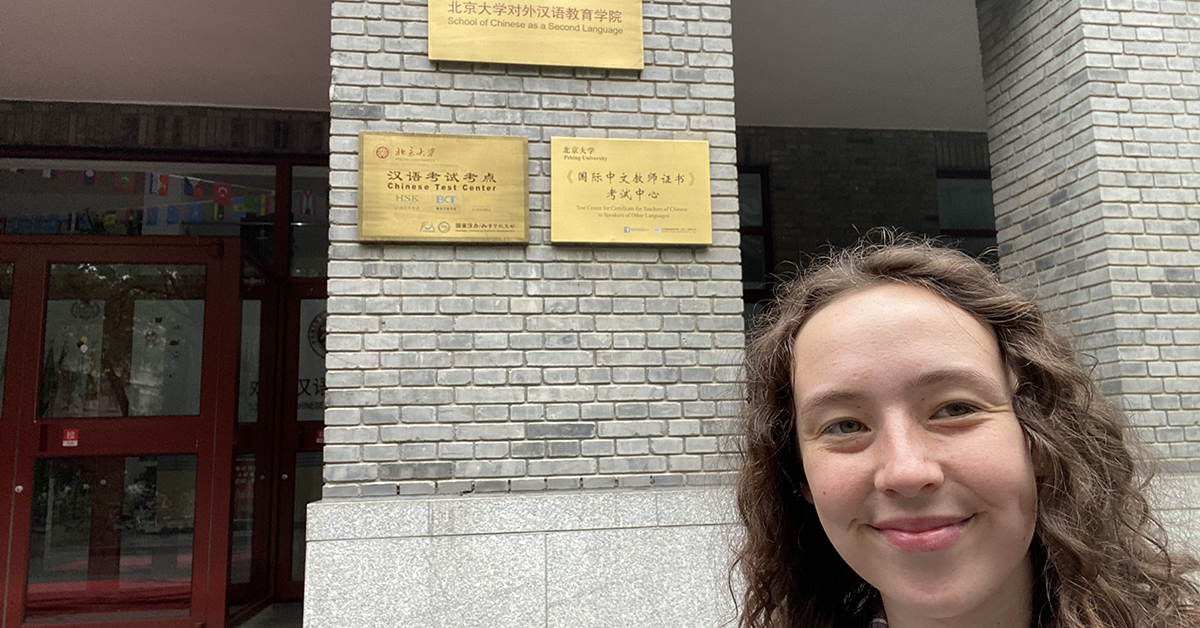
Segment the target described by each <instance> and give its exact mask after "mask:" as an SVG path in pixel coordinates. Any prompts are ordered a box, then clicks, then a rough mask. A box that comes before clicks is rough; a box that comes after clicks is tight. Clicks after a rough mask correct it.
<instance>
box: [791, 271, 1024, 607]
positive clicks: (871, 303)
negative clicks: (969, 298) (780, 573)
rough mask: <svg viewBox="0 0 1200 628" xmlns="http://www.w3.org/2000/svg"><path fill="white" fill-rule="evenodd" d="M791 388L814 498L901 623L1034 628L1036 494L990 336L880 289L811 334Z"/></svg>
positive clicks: (828, 526)
mask: <svg viewBox="0 0 1200 628" xmlns="http://www.w3.org/2000/svg"><path fill="white" fill-rule="evenodd" d="M792 378H793V382H792V383H793V386H794V390H795V400H796V402H795V403H796V416H797V436H798V438H799V444H800V456H801V459H802V462H803V466H804V474H805V478H806V480H807V484H806V485H805V488H804V494H805V497H806V498H807V499H808V500H809V501H810V502H812V503H813V505H814V506H815V507H816V511H817V515H818V517H819V518H820V521H821V525H822V527H823V528H824V530H825V533H826V534H827V535H828V536H829V540H830V541H831V542H832V543H833V546H834V547H835V548H836V549H837V551H838V553H839V554H840V555H841V556H842V558H843V559H844V560H845V561H846V563H847V564H848V565H849V566H850V567H851V568H852V569H854V571H855V572H857V573H858V574H859V575H860V576H862V577H863V579H865V580H866V581H867V582H869V583H871V584H872V585H873V586H875V588H877V589H878V590H879V592H880V594H881V595H882V597H883V600H884V607H885V609H886V611H887V613H888V617H889V619H890V620H891V622H892V625H893V626H897V625H912V624H913V623H918V624H919V623H920V622H922V621H924V620H930V619H950V618H959V619H969V618H972V617H975V618H979V619H981V620H982V619H988V620H991V621H997V620H999V623H996V624H995V625H1003V623H1005V622H1003V619H1004V618H1005V617H1009V616H1011V615H1012V614H1013V613H1016V614H1017V616H1016V617H1015V618H1014V619H1015V621H1017V623H1020V621H1021V619H1020V618H1021V617H1022V616H1023V617H1024V622H1026V625H1027V622H1028V620H1029V612H1030V610H1029V609H1030V604H1031V601H1030V598H1031V593H1032V586H1033V584H1032V573H1031V571H1032V567H1031V565H1030V559H1029V545H1030V541H1031V539H1032V538H1033V530H1034V520H1035V517H1036V505H1037V498H1036V487H1035V485H1034V472H1033V465H1032V462H1031V460H1030V453H1029V447H1028V444H1027V441H1026V439H1025V436H1024V433H1023V432H1022V430H1021V427H1020V425H1019V424H1018V422H1017V418H1016V416H1015V415H1014V414H1013V409H1012V389H1013V383H1012V382H1011V381H1010V378H1009V376H1008V372H1007V369H1006V368H1005V366H1004V364H1003V361H1002V359H1001V356H1000V350H999V347H998V345H997V343H996V338H995V335H994V334H993V333H992V330H991V329H990V328H989V327H987V326H986V325H984V324H983V323H980V322H979V321H978V320H976V319H975V318H974V317H972V316H971V315H970V314H968V313H967V312H966V311H964V310H962V309H960V308H959V307H957V306H955V305H953V304H951V303H950V302H948V301H946V300H944V299H942V298H941V297H939V296H937V295H935V294H933V293H932V292H929V291H927V290H924V289H921V288H916V287H912V286H904V285H886V284H885V285H880V286H875V287H872V288H868V289H866V290H863V291H859V292H854V293H850V294H847V295H844V296H841V297H838V298H836V299H835V300H834V301H832V302H831V303H829V304H827V305H826V306H824V307H823V308H821V309H820V310H818V311H817V313H816V314H815V315H813V316H812V318H810V319H809V320H808V322H806V323H805V324H804V326H803V327H801V329H800V332H799V333H798V334H797V335H796V341H795V348H794V363H793V370H792ZM979 625H983V624H982V623H981V624H979ZM989 625H992V624H990V623H989Z"/></svg>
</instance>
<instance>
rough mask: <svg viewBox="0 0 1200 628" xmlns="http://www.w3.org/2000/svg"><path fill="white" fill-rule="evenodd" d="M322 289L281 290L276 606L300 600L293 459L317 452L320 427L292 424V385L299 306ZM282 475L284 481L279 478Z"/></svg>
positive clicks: (296, 285)
mask: <svg viewBox="0 0 1200 628" xmlns="http://www.w3.org/2000/svg"><path fill="white" fill-rule="evenodd" d="M328 294H329V293H328V288H327V287H326V282H325V279H324V278H321V279H295V278H294V279H292V280H291V281H290V282H288V285H287V288H286V289H285V290H284V303H283V307H282V308H281V309H282V310H283V312H284V316H285V317H286V318H285V319H284V325H283V329H284V334H285V336H284V340H283V346H284V350H283V356H284V366H283V369H282V372H283V377H282V378H281V379H280V382H279V391H280V401H281V404H280V413H279V419H280V420H279V423H280V426H279V434H280V436H281V437H280V438H279V439H278V442H279V445H280V450H279V465H278V467H277V468H278V469H279V470H280V474H278V475H277V476H276V477H277V479H278V480H279V499H278V500H276V504H277V507H276V521H278V524H277V526H276V530H278V532H279V535H278V540H277V541H276V544H275V547H276V556H277V559H276V569H275V597H276V599H279V600H281V601H286V600H299V599H302V598H303V596H304V582H303V581H300V582H296V581H293V580H292V562H293V561H294V560H295V558H296V557H295V556H293V555H292V542H293V534H294V526H293V525H292V521H293V519H292V517H293V512H294V509H295V506H296V473H295V470H296V455H297V454H298V453H301V452H312V451H321V450H322V448H323V443H324V428H325V422H324V421H297V420H296V416H297V407H296V396H297V391H296V385H297V381H298V380H299V377H300V375H299V370H300V347H301V334H302V333H303V330H302V329H300V301H302V300H308V299H325V298H328ZM284 475H286V476H287V478H284V477H283V476H284Z"/></svg>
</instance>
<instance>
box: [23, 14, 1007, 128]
mask: <svg viewBox="0 0 1200 628" xmlns="http://www.w3.org/2000/svg"><path fill="white" fill-rule="evenodd" d="M733 2H734V4H733V22H734V24H733V26H734V49H735V55H734V59H735V65H734V69H735V76H736V81H737V83H736V90H737V91H736V93H737V96H736V105H737V116H738V123H739V124H742V125H766V126H804V127H842V128H891V129H945V130H966V131H980V130H985V129H986V115H985V112H984V101H983V81H982V77H981V70H980V58H979V38H978V33H977V30H976V26H975V3H974V2H973V1H972V0H733ZM329 7H330V5H329V2H328V0H189V1H188V2H162V1H161V0H104V1H97V0H90V1H86V2H80V1H79V0H37V1H31V0H25V1H18V0H8V1H6V2H3V3H2V4H0V99H19V100H51V101H54V100H58V101H87V102H129V103H151V104H189V105H213V106H222V107H262V108H279V109H302V110H327V109H328V108H329V98H328V93H329V45H328V42H329V31H330V17H329Z"/></svg>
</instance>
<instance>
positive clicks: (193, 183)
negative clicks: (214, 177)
mask: <svg viewBox="0 0 1200 628" xmlns="http://www.w3.org/2000/svg"><path fill="white" fill-rule="evenodd" d="M183 194H184V195H185V196H191V197H193V198H195V197H198V196H204V181H203V180H201V179H195V178H192V177H184V178H183Z"/></svg>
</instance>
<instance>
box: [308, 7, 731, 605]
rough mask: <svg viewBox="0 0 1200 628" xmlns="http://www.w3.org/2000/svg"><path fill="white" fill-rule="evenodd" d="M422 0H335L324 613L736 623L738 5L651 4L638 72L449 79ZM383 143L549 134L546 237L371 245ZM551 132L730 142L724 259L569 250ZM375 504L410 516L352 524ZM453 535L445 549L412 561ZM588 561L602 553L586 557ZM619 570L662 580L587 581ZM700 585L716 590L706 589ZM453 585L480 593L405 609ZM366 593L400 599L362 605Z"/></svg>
mask: <svg viewBox="0 0 1200 628" xmlns="http://www.w3.org/2000/svg"><path fill="white" fill-rule="evenodd" d="M425 4H426V3H425V0H401V1H399V2H395V1H393V2H388V3H376V2H365V1H346V2H335V3H334V4H333V22H332V24H333V33H334V35H333V85H332V89H331V100H332V116H331V123H330V133H331V138H330V153H331V157H330V166H331V174H330V185H331V195H330V204H331V212H330V220H331V223H332V225H331V229H330V241H331V247H330V262H329V277H330V279H329V303H328V310H329V319H328V330H329V335H328V339H327V347H328V350H329V354H328V358H327V366H328V377H327V383H328V385H329V392H328V395H327V404H328V409H327V410H326V415H325V418H326V424H327V426H328V427H327V428H326V431H325V438H326V443H328V444H327V445H326V447H325V480H326V485H325V490H324V500H323V501H322V502H320V503H318V504H317V505H315V506H314V508H313V514H312V516H313V518H312V519H310V525H309V540H310V548H309V561H310V562H309V565H310V569H309V580H308V584H307V585H306V586H307V587H308V589H307V591H306V604H307V605H308V609H307V611H306V613H307V615H308V616H311V617H313V618H314V621H317V622H318V623H320V625H342V624H345V625H366V624H361V623H355V622H358V621H359V619H364V618H365V617H366V616H367V615H371V617H370V622H368V623H371V622H374V623H372V624H371V625H375V624H376V623H378V622H379V621H382V619H381V617H385V618H388V619H387V621H390V622H391V623H392V624H394V625H418V624H419V625H427V624H422V623H421V622H422V621H424V620H425V619H426V618H436V617H440V615H439V613H443V612H445V613H449V614H448V615H447V616H446V617H447V619H446V620H445V621H446V623H448V624H460V625H461V624H462V623H463V622H462V617H463V615H458V616H457V617H458V619H455V620H451V619H449V618H451V617H456V616H455V615H454V613H460V614H461V613H466V616H470V617H475V618H476V619H478V621H480V622H484V623H480V624H478V625H501V623H503V622H501V623H494V624H493V623H487V622H489V621H491V620H490V619H488V618H489V617H491V616H490V615H489V613H503V612H508V611H511V612H516V613H520V614H522V616H523V615H524V614H528V613H533V614H534V615H537V616H538V617H542V619H536V618H535V619H529V620H528V622H526V623H521V625H535V624H536V625H541V622H543V621H550V620H549V619H545V617H544V614H545V613H546V608H547V605H548V604H549V605H550V606H551V607H553V608H556V609H558V611H556V612H564V613H567V615H566V616H574V615H572V613H578V614H579V616H580V617H581V618H582V617H588V618H589V619H588V621H591V622H593V623H594V622H595V621H599V619H597V617H599V618H607V619H605V620H604V621H606V622H607V625H640V623H639V622H640V621H641V620H638V619H637V618H638V617H641V616H645V617H647V618H649V617H651V616H652V615H653V614H654V613H658V614H659V616H660V617H669V616H675V615H678V614H680V613H683V615H679V617H680V618H681V620H684V623H688V624H689V625H705V624H706V623H713V624H714V625H715V623H719V622H717V618H716V615H717V614H718V613H717V611H716V610H715V609H717V608H718V607H719V608H724V606H725V604H724V602H723V600H724V598H727V597H728V595H727V594H724V595H722V593H721V589H720V588H719V585H720V580H721V577H722V576H721V575H720V574H723V573H724V572H723V569H724V568H725V560H724V558H723V556H724V554H723V551H724V549H723V548H724V545H723V541H721V542H720V543H718V542H717V541H716V540H715V539H716V537H714V536H713V532H712V531H713V530H714V529H715V528H714V527H713V526H711V525H709V524H712V523H719V522H721V521H727V520H728V510H727V509H725V508H724V506H721V507H720V508H718V507H715V506H713V507H709V506H704V507H697V506H696V504H709V501H706V500H710V499H712V497H711V496H712V495H713V493H714V491H715V489H711V488H706V487H713V486H717V485H720V484H722V483H723V482H724V481H725V480H727V479H728V478H729V476H730V474H731V469H732V460H731V458H730V457H729V456H728V455H726V454H723V453H722V451H723V450H722V439H723V437H724V436H725V435H727V434H728V433H729V432H730V430H731V427H732V425H733V422H734V418H735V416H736V414H737V412H738V410H739V403H738V401H737V390H738V388H737V382H738V381H739V377H740V364H741V360H742V345H743V332H742V319H741V312H742V302H741V282H740V278H741V269H740V260H739V253H738V234H737V229H738V220H737V210H738V206H737V198H736V194H737V173H736V165H735V163H736V150H735V135H734V117H733V70H732V66H733V56H732V44H731V25H730V8H729V0H685V1H679V0H672V1H666V0H662V1H647V2H644V4H643V7H644V16H645V19H644V31H645V45H646V67H645V69H644V70H643V71H641V72H636V71H618V70H596V69H583V68H579V69H576V68H553V67H531V66H510V65H498V64H497V65H493V64H469V63H447V62H438V63H434V62H431V61H430V60H429V59H428V57H427V56H426V49H427V41H426V32H427V24H426V20H427V11H426V6H425ZM363 129H370V130H384V131H402V132H419V133H446V134H479V135H522V136H526V137H528V138H529V140H530V145H529V155H530V198H529V203H530V208H531V211H530V223H531V234H530V236H531V237H530V242H529V244H528V245H520V246H512V245H507V246H506V245H499V246H476V245H456V246H452V245H403V244H397V245H378V244H361V243H359V242H357V241H356V230H357V229H356V224H357V207H356V203H357V189H356V188H357V184H358V171H357V168H358V157H357V150H358V136H357V134H358V132H359V131H360V130H363ZM552 136H586V137H611V138H647V139H689V140H694V139H702V140H707V141H708V142H709V143H710V145H711V148H712V150H711V162H712V169H711V174H712V181H713V183H712V194H713V202H712V207H713V245H712V246H710V247H701V248H688V247H636V248H634V247H599V246H578V245H567V246H563V245H554V244H551V243H550V233H549V231H550V230H549V225H550V215H549V208H550V198H549V189H550V179H549V151H550V138H551V137H552ZM636 488H640V489H646V490H642V491H626V490H623V489H636ZM517 493H520V495H517ZM429 496H436V497H434V498H430V497H429ZM443 496H452V497H453V498H451V499H447V498H446V497H443ZM664 500H666V501H664ZM672 500H673V501H672ZM680 500H682V501H680ZM697 500H699V501H697ZM668 502H669V503H670V504H673V506H671V507H670V508H667V507H666V506H665V505H664V504H666V503H668ZM715 503H719V504H724V503H725V502H723V501H721V500H719V499H718V501H717V502H715ZM364 509H366V510H364ZM368 511H369V512H373V513H377V514H376V515H374V516H377V517H384V518H385V519H386V520H388V521H392V522H393V523H392V524H386V525H385V524H380V525H383V528H379V527H378V526H375V527H372V525H366V527H362V526H359V527H357V528H356V527H355V525H356V524H352V523H349V522H351V521H358V520H359V518H360V517H362V516H367V517H368V519H370V517H371V516H370V515H363V514H362V513H364V512H368ZM412 512H418V513H420V514H418V515H416V516H415V519H413V523H414V526H415V527H405V525H406V524H404V523H403V521H402V520H403V518H404V516H405V515H406V513H412ZM475 512H479V513H483V512H487V513H489V516H488V517H483V518H479V519H472V516H473V515H468V514H464V513H475ZM381 513H387V514H381ZM439 513H441V514H439ZM551 513H553V514H551ZM684 513H691V515H692V517H693V518H691V519H687V518H686V517H685V518H682V519H681V518H680V516H681V515H683V514H684ZM371 520H372V521H376V520H375V519H371ZM376 522H377V523H378V521H376ZM498 522H499V523H498ZM343 524H344V525H345V526H350V528H354V530H353V531H352V532H346V531H345V530H344V529H343V527H344V526H343ZM501 524H502V525H501ZM695 524H701V525H700V526H699V527H698V528H696V529H694V530H692V531H690V532H687V533H685V534H678V533H679V532H680V531H681V530H688V529H690V528H688V527H687V526H689V525H695ZM439 525H441V527H439ZM679 525H683V526H684V528H679V529H676V528H675V527H674V526H679ZM497 526H498V527H497ZM562 526H566V529H569V530H583V531H586V532H575V533H569V532H565V531H563V530H564V528H563V527H562ZM663 526H670V527H671V529H670V530H669V531H668V530H667V529H666V528H664V527H663ZM381 530H382V531H381ZM659 530H662V531H663V532H662V533H659V532H657V531H659ZM506 535H508V536H506ZM530 535H533V537H531V536H530ZM433 536H436V537H438V539H440V540H438V542H437V543H436V544H435V545H437V547H441V548H442V549H441V550H436V548H435V549H431V547H433V546H431V545H429V544H421V543H420V542H418V544H417V545H413V546H411V547H409V546H408V545H405V543H407V542H408V541H409V540H412V539H426V540H428V538H427V537H433ZM718 536H719V535H718ZM447 538H449V539H455V540H452V541H444V539H447ZM530 538H537V539H540V540H539V541H538V542H537V543H534V544H532V545H530V544H529V543H528V540H529V539H530ZM362 539H374V540H362ZM385 539H391V541H395V542H394V543H393V542H391V541H388V540H385ZM556 542H557V543H559V544H560V547H559V549H558V550H554V551H552V550H553V547H554V544H555V543H556ZM347 543H350V545H347ZM397 543H398V544H399V545H397ZM444 543H449V545H444ZM714 543H716V545H714ZM439 544H442V545H439ZM401 545H403V548H400V546H401ZM482 548H486V549H482ZM548 548H550V549H548ZM431 551H432V552H436V551H441V552H443V553H441V554H437V558H436V560H434V559H433V558H431V556H432V555H431V554H429V553H428V552H431ZM585 551H586V552H600V554H598V556H600V558H594V559H589V560H598V561H599V562H591V563H588V562H584V563H580V560H581V554H580V552H585ZM392 552H395V553H392ZM356 556H358V557H361V558H366V557H371V558H372V559H382V560H385V561H386V560H389V559H392V558H394V560H395V561H396V564H397V569H398V570H399V571H400V572H401V573H400V574H399V575H397V573H395V572H393V571H386V573H384V572H377V571H375V570H367V571H363V570H359V569H355V568H354V561H355V560H357V558H355V557H356ZM606 556H607V557H608V558H605V557H606ZM664 556H666V557H667V558H664ZM609 559H611V560H613V561H617V562H621V563H628V564H629V569H631V570H632V571H630V573H632V574H634V577H635V578H636V577H639V576H637V574H641V576H640V577H641V578H642V579H643V580H644V581H645V584H646V586H644V587H642V590H639V591H632V592H630V593H629V594H627V595H625V596H619V597H618V598H614V599H613V600H607V599H601V598H598V597H596V595H597V594H596V593H595V592H596V591H604V590H607V589H605V588H604V587H606V586H608V585H609V584H611V582H609V583H608V584H605V585H603V586H601V588H600V589H596V588H594V587H592V584H588V583H593V584H596V583H604V582H606V581H607V580H608V579H609V578H610V574H606V573H605V570H606V569H607V568H608V567H607V566H606V565H607V561H608V560H609ZM431 561H432V562H431ZM471 561H475V563H477V564H478V565H491V567H490V568H492V569H493V571H492V572H489V571H488V569H489V568H487V567H484V566H479V567H474V566H470V565H472V564H473V563H472V562H471ZM513 561H516V563H515V564H514V562H513ZM526 563H528V564H526ZM409 564H411V565H421V567H419V568H418V567H413V569H409V570H407V571H406V569H405V568H404V567H403V565H409ZM581 564H582V565H583V566H584V567H583V568H582V569H581V568H580V567H581ZM615 564H616V563H615V562H614V565H615ZM588 565H590V566H588ZM426 569H432V570H433V575H432V576H430V575H429V573H427V572H426V571H422V570H426ZM695 570H699V571H698V573H702V574H708V575H706V576H704V577H703V578H701V579H700V584H699V585H697V584H696V583H697V580H696V578H695V577H694V573H695V572H696V571H695ZM408 572H411V573H408ZM689 572H693V573H689ZM718 572H719V573H718ZM498 573H499V574H501V575H497V574H498ZM710 576H711V577H710ZM441 577H444V578H446V579H447V581H454V585H453V586H454V587H455V588H461V589H462V590H464V591H465V590H471V589H472V588H473V587H478V593H477V594H473V596H472V598H471V600H470V601H469V602H463V601H462V600H451V599H449V598H446V597H445V596H440V597H439V595H440V594H439V593H438V591H436V590H433V591H430V592H428V595H425V594H421V595H419V596H418V598H419V599H417V598H411V599H410V602H411V603H407V602H404V603H402V602H397V601H396V600H395V599H393V598H394V595H393V594H387V595H385V594H383V593H382V591H384V590H387V591H396V592H397V593H396V595H400V594H404V595H407V594H412V592H413V591H426V589H427V588H428V587H431V586H434V584H433V583H434V581H435V580H437V579H438V578H441ZM529 578H533V580H531V581H530V582H525V581H526V580H528V579H529ZM377 579H378V580H377ZM347 583H358V584H356V585H354V586H350V587H348V585H347ZM597 586H599V585H597ZM380 587H382V588H380ZM578 587H583V589H580V590H579V591H576V590H575V589H576V588H578ZM589 587H592V588H589ZM697 587H699V588H697ZM659 589H662V591H659ZM363 590H370V591H378V592H380V593H378V595H379V596H381V599H377V600H371V601H368V602H366V603H363V602H362V601H361V600H357V599H356V598H355V596H354V595H352V593H354V591H363ZM668 590H669V591H672V593H673V594H674V593H676V592H677V591H678V592H679V593H678V595H682V596H683V598H685V599H687V600H688V601H687V602H686V603H681V599H680V598H679V597H678V595H676V596H674V597H672V596H666V595H661V593H662V592H664V591H668ZM655 591H659V593H655ZM372 595H375V594H372ZM422 596H424V597H422ZM383 598H388V599H383ZM671 600H674V602H671ZM464 604H465V606H464ZM381 608H382V609H383V610H380V609H381ZM505 609H508V610H507V611H506V610H505ZM653 609H657V610H653ZM651 610H653V612H652V613H651V614H650V615H646V613H648V612H651ZM360 613H362V614H364V616H363V617H360V618H359V619H355V617H357V615H358V614H360ZM380 613H382V615H380ZM597 613H598V614H597ZM663 613H665V615H663ZM497 617H500V615H497ZM531 617H532V616H531ZM727 618H728V617H723V618H722V619H727ZM364 621H365V619H364ZM522 621H523V622H524V621H526V620H522ZM646 621H650V620H649V619H647V620H646ZM406 622H407V623H406ZM529 622H532V623H529ZM434 623H435V624H436V623H437V621H434ZM467 623H470V624H471V625H476V624H475V623H471V622H467ZM509 623H511V622H509ZM509 623H503V625H509ZM560 623H561V622H560ZM567 623H571V622H567ZM576 623H577V622H576ZM514 625H515V624H514ZM580 625H582V624H580Z"/></svg>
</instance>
